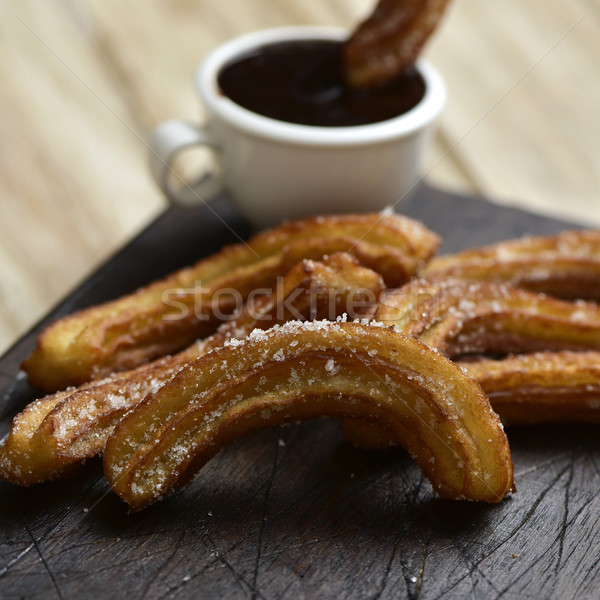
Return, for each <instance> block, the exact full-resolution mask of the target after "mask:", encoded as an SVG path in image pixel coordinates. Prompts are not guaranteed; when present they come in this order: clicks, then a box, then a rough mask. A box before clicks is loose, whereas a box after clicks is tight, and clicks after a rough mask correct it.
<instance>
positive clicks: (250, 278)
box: [22, 213, 439, 391]
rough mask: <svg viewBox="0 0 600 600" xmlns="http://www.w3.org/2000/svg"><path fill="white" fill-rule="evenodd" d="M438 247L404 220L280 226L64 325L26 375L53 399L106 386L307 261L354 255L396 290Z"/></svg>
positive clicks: (53, 329) (205, 331)
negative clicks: (87, 386) (88, 385)
mask: <svg viewBox="0 0 600 600" xmlns="http://www.w3.org/2000/svg"><path fill="white" fill-rule="evenodd" d="M438 244H439V238H438V237H437V236H436V235H435V234H434V233H432V232H431V231H429V230H428V229H427V228H425V227H424V226H423V225H421V224H419V223H417V222H416V221H413V220H411V219H408V218H406V217H402V216H399V215H382V214H379V213H377V214H369V215H342V216H339V215H338V216H327V217H315V218H312V219H305V220H303V221H296V222H293V223H289V224H286V225H282V226H280V227H276V228H274V229H272V230H269V231H265V232H264V233H261V234H259V235H257V236H255V237H253V238H252V239H250V240H249V241H248V243H247V244H239V245H236V246H230V247H227V248H225V249H223V250H222V251H220V252H218V253H217V254H215V255H213V256H211V257H209V258H206V259H204V260H201V261H200V262H198V263H196V265H194V266H193V267H189V268H187V269H182V270H180V271H177V272H176V273H174V274H172V275H170V276H169V277H166V278H165V279H162V280H160V281H157V282H154V283H152V284H150V285H148V286H146V287H143V288H141V289H140V290H138V291H137V292H134V293H132V294H129V295H127V296H124V297H122V298H120V299H118V300H114V301H111V302H107V303H105V304H102V305H100V306H95V307H93V308H89V309H87V310H83V311H80V312H77V313H75V314H73V315H70V316H67V317H65V318H63V319H61V320H59V321H57V322H56V323H54V324H53V325H51V326H49V327H48V328H47V329H46V330H44V331H43V332H42V334H41V335H40V336H39V338H38V343H37V347H36V349H35V350H34V352H33V353H32V354H31V356H30V357H29V358H28V359H27V360H26V361H25V362H24V363H23V365H22V368H23V369H24V370H25V371H26V372H27V373H28V375H29V381H30V383H31V384H32V385H34V386H36V387H39V388H41V389H43V390H45V391H55V390H57V389H64V388H66V387H67V386H69V385H79V384H82V383H85V382H87V381H89V380H91V379H100V378H102V377H105V376H106V375H108V374H110V373H112V372H115V371H123V370H126V369H131V368H135V367H137V366H138V365H140V364H143V363H145V362H147V361H149V360H152V359H154V358H157V357H160V356H164V355H166V354H168V353H171V352H174V351H178V350H180V349H182V348H185V347H186V346H188V345H189V344H191V343H192V342H193V341H195V340H196V339H199V338H202V337H205V336H207V335H210V334H211V333H213V332H214V331H215V329H216V328H217V326H218V324H219V322H220V321H222V320H223V319H224V318H225V317H226V316H227V315H229V314H231V313H232V312H234V311H235V310H236V309H239V308H240V307H239V306H238V304H239V301H241V300H245V299H246V298H247V297H248V296H249V295H250V294H251V293H252V292H253V291H254V290H256V289H259V288H273V286H275V285H276V281H277V278H278V277H280V276H283V275H285V273H287V272H288V271H289V269H290V268H291V267H292V266H293V265H294V264H296V263H297V262H298V261H300V260H302V259H304V258H307V259H315V260H318V259H320V258H322V257H323V256H326V255H329V254H332V253H334V252H346V251H347V252H350V253H351V254H352V255H354V256H355V257H356V258H357V259H358V260H359V262H360V263H361V264H362V265H364V266H366V267H369V268H372V269H373V270H375V271H377V272H378V273H380V274H381V275H382V276H383V278H384V279H385V282H386V284H387V285H388V286H395V285H400V284H402V283H405V282H406V281H407V280H408V278H409V277H410V276H411V275H412V274H414V273H415V272H416V270H417V269H419V268H420V267H422V266H423V265H424V264H425V263H426V262H427V261H428V260H429V259H430V258H431V256H432V255H433V254H434V252H435V250H436V249H437V246H438ZM223 292H226V293H223Z"/></svg>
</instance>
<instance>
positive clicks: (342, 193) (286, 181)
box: [150, 27, 446, 226]
mask: <svg viewBox="0 0 600 600" xmlns="http://www.w3.org/2000/svg"><path fill="white" fill-rule="evenodd" d="M347 35H348V32H347V31H346V30H342V29H337V28H324V27H285V28H278V29H268V30H264V31H257V32H255V33H250V34H248V35H244V36H242V37H239V38H236V39H233V40H231V41H229V42H227V43H225V44H223V45H222V46H219V47H218V48H217V49H216V50H214V51H213V52H212V53H211V54H210V55H209V56H208V57H207V58H206V59H205V60H204V62H203V63H202V64H201V65H200V66H199V68H198V70H197V72H196V88H197V91H198V94H199V96H200V99H201V101H202V102H203V104H204V107H205V109H206V118H205V123H204V125H199V124H195V123H189V122H186V121H179V120H175V121H166V122H164V123H162V124H161V125H159V126H158V127H157V128H156V129H155V130H154V132H153V133H152V137H151V140H150V166H151V171H152V174H153V176H154V178H155V180H156V182H157V183H158V185H159V186H160V188H161V189H162V190H163V192H164V193H165V194H166V195H167V197H168V198H170V199H171V200H172V201H174V202H176V203H180V204H197V203H199V202H203V201H206V200H208V199H210V198H211V197H212V196H213V195H215V194H216V193H217V192H219V191H225V192H227V193H228V194H229V195H230V197H231V199H232V201H233V202H234V204H235V206H236V208H237V209H238V210H239V211H240V212H241V213H242V214H243V215H244V216H245V217H246V218H248V219H249V220H250V221H251V222H253V223H254V224H256V225H260V226H266V225H272V224H274V223H277V222H279V221H281V220H282V219H293V218H299V217H304V216H309V215H316V214H324V213H347V212H371V211H377V210H380V209H382V208H383V207H385V206H387V205H389V204H391V203H395V202H397V201H398V200H400V199H401V198H403V197H404V196H405V195H406V194H408V193H409V192H410V191H411V190H412V188H413V187H414V186H415V183H416V182H417V180H418V177H419V175H420V168H421V164H422V158H423V154H424V150H425V148H426V145H427V142H428V139H429V138H430V136H431V133H432V129H433V124H434V122H435V119H436V117H437V116H438V115H439V113H440V111H441V110H442V107H443V105H444V102H445V99H446V90H445V86H444V83H443V81H442V79H441V77H440V75H439V74H438V73H437V71H436V70H435V69H434V68H433V67H431V65H429V64H428V63H427V62H425V61H423V60H420V61H418V62H417V68H418V70H419V72H420V73H421V75H422V77H423V79H424V80H425V95H424V97H423V99H422V100H421V101H420V102H419V103H418V104H417V105H416V106H415V107H414V108H412V109H411V110H410V111H408V112H406V113H404V114H402V115H400V116H398V117H395V118H392V119H389V120H386V121H382V122H379V123H373V124H369V125H359V126H352V127H313V126H309V125H297V124H294V123H287V122H284V121H278V120H276V119H271V118H269V117H265V116H262V115H259V114H256V113H254V112H251V111H249V110H247V109H245V108H243V107H242V106H240V105H238V104H236V103H235V102H233V101H232V100H230V99H229V98H228V97H227V96H225V95H223V94H222V93H221V92H220V90H219V87H218V84H217V77H218V75H219V72H220V70H221V69H222V68H223V67H224V66H225V65H227V64H229V63H230V62H231V61H232V60H234V59H235V58H236V57H238V56H240V55H243V54H245V53H246V52H248V51H249V50H251V49H253V48H256V47H259V46H263V45H266V44H272V43H277V42H281V41H289V40H302V39H326V40H342V39H344V38H346V37H347ZM273 101H274V102H275V101H276V99H274V100H273ZM193 146H205V147H207V148H209V149H211V150H212V151H213V152H214V155H215V158H216V161H217V163H218V165H219V170H218V172H215V173H210V174H209V175H207V176H205V177H204V178H202V179H201V180H199V181H195V182H189V183H188V184H187V185H186V186H183V187H182V188H181V189H175V187H174V186H173V185H172V181H171V179H172V178H171V177H170V171H171V165H172V161H173V159H174V157H175V156H176V154H177V153H178V152H180V151H181V150H183V149H186V148H190V147H193Z"/></svg>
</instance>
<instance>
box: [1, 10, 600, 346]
mask: <svg viewBox="0 0 600 600" xmlns="http://www.w3.org/2000/svg"><path fill="white" fill-rule="evenodd" d="M373 5H374V0H219V1H218V2H216V1H215V0H126V1H123V0H0V81H1V84H0V193H1V197H2V200H1V202H0V351H1V350H2V349H4V348H6V347H7V346H8V345H10V344H11V343H12V342H13V341H14V340H15V339H16V338H17V336H18V335H20V334H21V333H22V332H23V331H25V330H26V329H27V328H28V327H29V326H30V325H31V324H32V323H33V322H35V321H36V320H37V319H38V318H39V317H41V316H42V315H43V313H44V312H46V311H47V310H48V309H49V308H50V307H51V306H52V305H53V304H54V303H55V302H57V301H58V300H59V299H60V298H61V297H63V296H65V295H66V294H67V293H68V292H69V290H71V289H72V288H73V287H74V286H75V285H77V283H78V282H80V281H81V280H82V278H84V277H85V275H86V274H88V273H89V272H90V271H91V270H92V269H93V268H94V267H95V266H96V265H98V264H99V263H100V262H101V261H103V260H105V259H106V258H107V257H108V256H109V255H110V254H111V253H113V252H114V251H115V250H116V249H117V248H118V247H120V246H121V245H122V244H124V243H125V242H126V241H127V240H128V239H130V238H131V237H132V236H134V235H135V233H136V232H137V231H139V230H140V229H141V228H142V227H143V226H144V225H145V224H146V223H148V222H149V221H150V220H151V219H152V218H153V217H154V216H156V215H157V214H158V213H159V212H160V210H161V209H162V208H163V207H164V200H163V199H162V198H161V196H160V194H159V193H158V192H157V191H156V189H155V188H154V186H153V184H152V182H151V180H150V177H149V175H148V170H147V165H146V154H147V149H146V146H145V140H146V139H147V136H148V133H149V131H150V130H151V129H152V127H153V126H155V125H156V124H157V123H158V122H160V121H161V120H164V119H166V118H169V117H184V118H191V119H197V118H201V109H200V108H199V106H198V103H197V101H196V98H195V96H194V92H193V88H192V83H191V75H192V72H193V69H194V67H195V65H196V63H197V62H198V60H199V59H200V58H201V57H202V56H204V55H205V54H206V53H207V52H208V51H209V50H210V49H212V48H213V47H214V46H215V45H216V44H218V43H220V42H222V41H224V40H226V39H228V38H231V37H233V36H236V35H238V34H241V33H245V32H248V31H251V30H255V29H261V28H266V27H274V26H280V25H288V24H326V25H341V26H346V27H351V26H352V25H353V24H355V23H356V22H357V21H358V20H359V18H360V17H361V16H363V15H365V14H366V13H367V12H368V11H369V10H370V9H371V8H372V6H373ZM599 26H600V2H599V1H598V0H570V1H569V2H565V1H564V0H527V1H526V2H523V0H504V1H503V2H490V1H486V2H484V1H482V0H455V1H454V4H453V6H452V8H451V10H450V11H449V13H448V14H447V16H446V18H445V20H444V23H443V25H442V27H441V29H440V31H439V32H438V33H437V35H436V37H435V39H434V40H432V42H431V43H430V45H429V47H428V48H427V52H426V54H427V56H428V57H429V58H430V59H431V60H432V61H433V62H434V63H435V64H436V66H437V67H438V68H439V69H440V70H441V72H442V73H443V75H444V77H445V79H446V81H447V85H448V88H449V102H448V105H447V107H446V109H445V111H444V115H443V118H442V120H441V123H440V126H439V130H438V134H437V137H436V139H435V143H434V146H433V147H432V148H431V151H430V153H429V156H428V159H427V167H426V176H427V178H428V180H429V181H430V182H432V183H435V184H437V185H440V186H444V187H449V188H454V189H458V190H463V191H472V192H477V193H480V194H483V195H485V196H487V197H489V198H490V199H493V200H494V201H497V202H502V203H506V204H512V205H518V206H522V207H525V208H528V209H530V210H534V211H538V212H542V213H546V214H553V215H557V216H562V217H565V218H570V219H573V220H576V221H580V222H583V223H587V224H590V225H595V226H600V204H599V202H598V189H599V187H600V185H599V184H600V167H599V163H600V77H599V75H600V72H599V65H600V62H599V57H600V36H599V35H598V31H599V30H600V27H599Z"/></svg>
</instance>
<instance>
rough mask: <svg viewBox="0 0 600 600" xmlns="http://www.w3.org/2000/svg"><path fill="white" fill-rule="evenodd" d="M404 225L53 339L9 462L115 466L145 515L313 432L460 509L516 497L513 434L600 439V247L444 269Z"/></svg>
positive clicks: (176, 288)
mask: <svg viewBox="0 0 600 600" xmlns="http://www.w3.org/2000/svg"><path fill="white" fill-rule="evenodd" d="M439 243H440V240H439V238H438V236H437V235H436V234H435V233H433V232H432V231H429V230H428V229H427V228H426V227H425V226H423V225H422V224H420V223H418V222H416V221H413V220H411V219H408V218H406V217H403V216H399V215H395V214H388V213H383V214H366V215H338V216H326V217H316V218H311V219H305V220H302V221H296V222H293V223H289V224H286V225H282V226H280V227H276V228H274V229H271V230H268V231H265V232H263V233H260V234H259V235H257V236H255V237H253V238H251V239H250V240H248V242H247V244H240V245H236V246H231V247H227V248H224V249H223V250H221V251H220V252H218V253H217V254H215V255H213V256H210V257H208V258H205V259H203V260H201V261H200V262H198V263H196V264H195V265H193V266H191V267H189V268H186V269H183V270H180V271H178V272H176V273H173V274H172V275H171V276H169V277H167V278H165V279H162V280H160V281H157V282H154V283H150V284H149V285H147V286H146V287H143V288H141V289H139V290H137V291H136V292H134V293H132V294H129V295H127V296H124V297H122V298H119V299H116V300H113V301H111V302H108V303H105V304H102V305H99V306H96V307H93V308H91V309H87V310H84V311H81V312H78V313H75V314H73V315H70V316H67V317H65V318H63V319H61V320H59V321H58V322H56V323H54V324H53V325H51V326H50V327H48V328H47V329H46V330H45V331H44V332H42V334H41V335H40V337H39V339H38V345H37V348H36V349H35V350H34V352H33V354H32V355H31V356H30V357H29V358H28V359H27V360H26V361H25V362H24V364H23V369H24V370H25V371H26V372H27V374H28V376H29V380H30V382H31V383H32V384H33V385H35V386H37V387H39V388H40V389H42V390H44V391H46V392H51V393H50V395H46V396H44V397H41V398H40V399H39V400H35V401H34V402H32V403H31V404H29V405H28V406H27V407H25V409H24V410H23V411H22V412H21V413H20V414H18V415H17V416H16V417H15V418H14V421H13V424H12V428H11V430H10V433H9V435H8V436H7V438H6V439H5V440H4V441H3V442H2V445H1V446H0V478H2V479H4V480H6V481H11V482H13V483H15V484H18V485H23V486H30V485H33V484H36V483H40V482H43V481H47V480H51V479H56V478H64V477H68V476H69V475H70V474H72V473H73V472H75V471H76V470H77V469H79V468H81V466H82V464H83V463H84V462H85V461H86V460H87V459H90V458H92V457H94V456H99V455H101V456H102V457H103V465H104V472H105V475H106V477H107V479H108V481H109V482H110V485H111V486H112V488H113V490H114V491H115V492H116V493H117V494H118V495H119V496H120V497H121V498H122V499H123V500H124V501H126V502H127V503H128V504H129V507H130V509H131V510H133V511H135V510H139V509H142V508H144V507H146V506H147V505H149V504H151V503H153V502H155V501H157V500H159V499H162V498H164V497H165V496H168V495H169V494H170V493H171V492H173V491H174V490H176V489H178V488H181V487H182V486H183V485H185V484H186V483H187V482H188V481H189V480H190V479H191V478H192V477H193V476H194V475H195V474H196V473H197V472H198V471H199V470H200V469H201V468H202V467H203V466H204V465H205V464H206V462H207V461H209V460H210V459H211V457H213V456H214V455H215V454H216V453H218V452H219V450H220V449H221V448H222V447H223V446H224V445H227V444H229V443H231V442H232V441H233V440H235V439H236V438H237V437H239V436H241V435H248V434H250V433H252V432H253V431H255V430H257V429H259V428H264V427H273V426H276V425H280V424H283V423H288V422H295V421H297V420H302V419H311V418H315V417H330V418H336V419H340V420H341V426H342V430H343V432H344V435H345V436H346V438H347V439H348V440H349V441H350V442H352V443H353V444H355V445H357V446H360V447H363V448H369V449H374V448H386V447H388V446H390V445H400V446H402V447H404V448H405V449H406V450H407V451H408V452H409V453H410V455H411V456H412V457H413V458H414V460H415V461H416V463H417V464H418V465H419V467H420V468H421V470H422V472H423V473H424V475H425V476H426V477H427V478H428V479H429V480H430V481H431V484H432V486H433V488H434V490H435V491H436V492H437V493H438V494H439V495H440V496H442V497H444V498H452V499H457V500H459V499H468V500H480V501H487V502H499V501H501V500H502V499H503V498H504V497H505V496H506V495H507V494H509V493H510V492H511V491H514V489H515V488H514V481H513V465H512V459H511V454H510V448H509V443H508V439H507V436H506V434H505V432H504V429H503V422H504V423H507V424H523V423H557V422H590V421H600V306H599V305H598V304H597V303H596V302H597V300H598V299H599V298H600V232H594V231H568V232H564V233H561V234H559V235H555V236H546V237H529V238H523V239H520V240H510V241H505V242H502V243H498V244H495V245H492V246H488V247H484V248H475V249H472V250H468V251H466V252H462V253H458V254H454V255H449V256H441V257H438V258H434V255H435V253H436V251H437V248H438V246H439Z"/></svg>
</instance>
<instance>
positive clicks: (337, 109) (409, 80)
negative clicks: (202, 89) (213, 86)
mask: <svg viewBox="0 0 600 600" xmlns="http://www.w3.org/2000/svg"><path fill="white" fill-rule="evenodd" d="M342 47H343V45H342V42H335V41H329V40H298V41H290V42H280V43H276V44H269V45H266V46H262V47H260V48H257V49H256V50H254V51H252V52H250V53H247V54H244V55H242V56H240V57H238V58H237V59H236V60H235V61H232V62H231V63H229V64H227V65H225V66H224V67H223V69H222V70H221V72H220V73H219V77H218V83H219V87H220V88H221V91H222V93H223V94H225V95H226V96H228V97H229V98H230V99H231V100H233V101H234V102H235V103H237V104H239V105H240V106H243V107H244V108H246V109H248V110H251V111H252V112H255V113H258V114H261V115H264V116H266V117H270V118H272V119H277V120H279V121H287V122H289V123H299V124H302V125H316V126H321V127H348V126H352V125H366V124H369V123H378V122H380V121H385V120H387V119H391V118H393V117H396V116H398V115H401V114H402V113H404V112H406V111H408V110H410V109H411V108H413V107H414V106H415V105H416V104H418V102H419V101H420V100H421V99H422V98H423V95H424V93H425V82H424V81H423V78H422V77H421V75H420V74H419V73H418V72H417V71H416V69H414V68H413V69H409V70H408V71H406V72H405V73H403V74H402V76H401V77H398V78H396V79H394V80H393V81H391V82H389V83H387V84H386V85H384V86H380V87H375V88H367V89H352V88H349V87H348V86H347V85H346V84H345V82H344V78H343V71H342Z"/></svg>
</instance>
